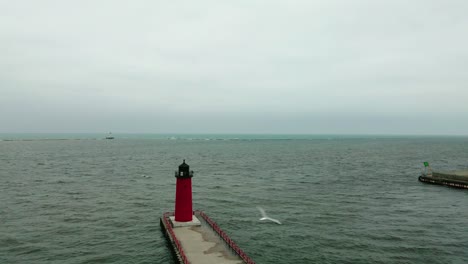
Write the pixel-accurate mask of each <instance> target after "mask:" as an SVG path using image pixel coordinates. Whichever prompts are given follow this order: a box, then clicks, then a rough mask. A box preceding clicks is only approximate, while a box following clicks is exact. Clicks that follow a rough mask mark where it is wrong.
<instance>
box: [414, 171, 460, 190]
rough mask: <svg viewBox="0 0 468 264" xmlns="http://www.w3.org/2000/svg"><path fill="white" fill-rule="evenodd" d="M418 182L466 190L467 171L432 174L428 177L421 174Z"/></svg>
mask: <svg viewBox="0 0 468 264" xmlns="http://www.w3.org/2000/svg"><path fill="white" fill-rule="evenodd" d="M418 180H419V181H420V182H424V183H430V184H438V185H445V186H449V187H454V188H461V189H468V170H461V171H453V172H432V173H431V174H429V175H427V174H422V175H421V176H419V178H418Z"/></svg>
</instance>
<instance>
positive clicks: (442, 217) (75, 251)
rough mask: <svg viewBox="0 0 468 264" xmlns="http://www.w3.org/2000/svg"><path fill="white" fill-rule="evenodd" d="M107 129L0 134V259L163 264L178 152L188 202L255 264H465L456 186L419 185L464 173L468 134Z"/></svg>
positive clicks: (465, 236) (467, 256)
mask: <svg viewBox="0 0 468 264" xmlns="http://www.w3.org/2000/svg"><path fill="white" fill-rule="evenodd" d="M105 136H106V135H100V134H73V135H70V134H27V136H25V134H8V135H6V134H1V135H0V139H2V140H3V141H0V167H1V170H0V223H1V224H0V263H67V264H68V263H70V264H71V263H173V260H172V256H171V254H170V251H169V249H168V247H167V244H166V241H165V239H164V237H163V235H162V233H161V231H160V227H159V217H160V216H161V215H162V213H163V212H166V211H172V210H173V202H174V191H175V178H174V176H173V175H174V174H173V173H174V170H176V169H177V166H178V165H179V164H180V163H181V161H182V160H183V159H186V161H187V163H188V164H190V166H191V169H192V170H194V171H195V176H194V178H193V198H194V208H195V209H201V210H203V211H205V212H206V213H207V214H208V215H209V216H210V217H211V218H212V219H213V220H215V221H216V222H217V223H218V224H219V225H220V226H221V227H222V228H223V230H225V231H226V232H227V233H228V234H229V235H230V236H231V238H232V239H234V240H235V241H236V242H237V244H238V245H239V246H240V247H241V248H242V249H243V250H244V251H246V253H247V254H249V256H251V257H252V258H253V259H254V260H255V261H256V262H257V263H468V253H467V251H466V248H468V226H467V225H466V219H468V192H467V191H466V190H458V189H451V188H448V187H443V186H433V185H428V184H422V183H419V182H418V181H417V176H418V175H419V173H420V172H421V170H422V162H423V161H429V162H430V163H431V165H432V167H433V168H434V169H438V170H458V169H466V168H467V167H468V137H428V136H425V137H418V136H365V135H363V136H354V135H351V136H347V135H292V136H291V135H178V134H164V135H150V134H140V135H131V134H117V133H116V134H115V137H116V139H114V140H101V139H102V138H103V137H105ZM57 139H61V140H57ZM69 139H73V140H69ZM77 139H84V140H77ZM93 139H98V140H93ZM156 139H157V140H156ZM256 206H261V207H263V208H265V210H266V211H267V212H268V213H269V214H270V215H271V216H272V217H274V218H277V219H279V220H281V221H282V222H283V225H275V224H270V223H263V222H259V221H258V218H259V213H258V212H257V209H256V208H255V207H256Z"/></svg>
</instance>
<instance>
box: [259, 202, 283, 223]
mask: <svg viewBox="0 0 468 264" xmlns="http://www.w3.org/2000/svg"><path fill="white" fill-rule="evenodd" d="M257 209H258V210H259V211H260V213H261V214H262V218H260V221H265V220H270V221H272V222H275V223H277V224H278V225H281V222H280V221H278V220H276V219H273V218H271V217H269V216H268V215H266V213H265V210H263V208H261V207H258V206H257Z"/></svg>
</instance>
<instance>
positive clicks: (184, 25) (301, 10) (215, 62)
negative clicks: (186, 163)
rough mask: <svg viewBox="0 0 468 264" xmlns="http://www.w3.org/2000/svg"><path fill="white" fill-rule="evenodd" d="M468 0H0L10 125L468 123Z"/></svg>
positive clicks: (448, 126) (273, 128)
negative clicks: (225, 0)
mask: <svg viewBox="0 0 468 264" xmlns="http://www.w3.org/2000/svg"><path fill="white" fill-rule="evenodd" d="M467 10H468V2H465V1H455V0H449V1H435V0H434V1H421V0H416V1H411V2H407V1H400V0H398V1H370V0H357V1H338V0H334V1H294V2H289V1H236V2H235V3H225V2H219V1H197V2H196V3H195V2H189V1H182V2H177V3H174V2H172V3H168V2H163V1H133V2H127V1H108V0H105V1H79V2H74V1H51V0H45V1H0V93H1V96H0V124H1V125H0V133H15V132H33V133H34V132H49V133H53V132H57V133H83V132H90V133H96V132H106V131H113V132H116V133H119V132H121V133H124V132H125V133H272V134H281V133H287V134H422V135H435V134H441V135H468V122H466V120H468V119H467V117H468V103H467V101H468V87H467V86H468V74H467V72H468V48H467V47H468V36H467V35H466V33H465V32H466V28H468V17H467V16H466V11H467Z"/></svg>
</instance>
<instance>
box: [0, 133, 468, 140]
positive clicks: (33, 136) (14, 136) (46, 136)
mask: <svg viewBox="0 0 468 264" xmlns="http://www.w3.org/2000/svg"><path fill="white" fill-rule="evenodd" d="M105 137H106V135H105V134H94V133H89V134H86V133H82V134H81V133H80V134H75V133H60V134H59V133H0V141H46V140H48V141H61V140H62V141H64V140H105V139H106V138H105ZM114 137H115V139H117V140H118V139H159V140H206V141H211V140H338V139H391V138H399V139H402V138H408V139H416V138H468V135H384V134H377V135H359V134H351V135H348V134H175V133H174V134H130V133H129V134H114Z"/></svg>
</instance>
